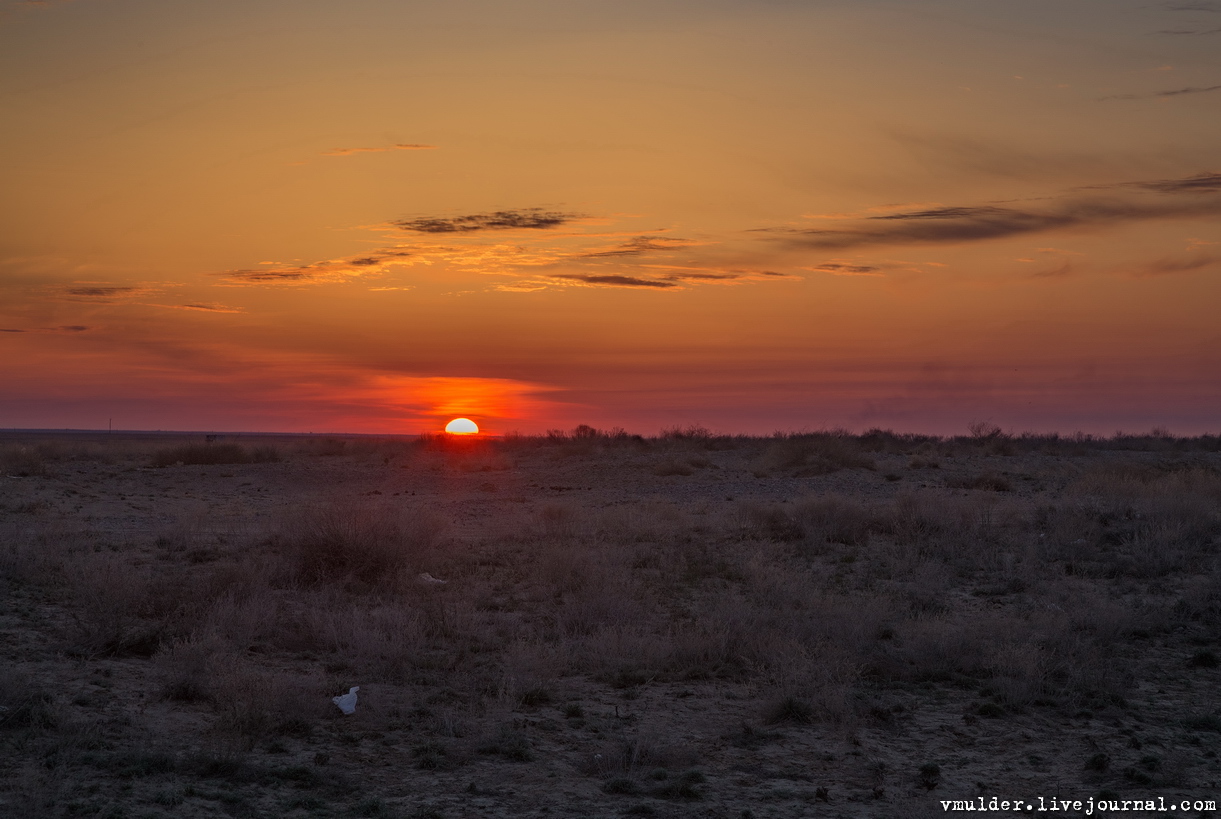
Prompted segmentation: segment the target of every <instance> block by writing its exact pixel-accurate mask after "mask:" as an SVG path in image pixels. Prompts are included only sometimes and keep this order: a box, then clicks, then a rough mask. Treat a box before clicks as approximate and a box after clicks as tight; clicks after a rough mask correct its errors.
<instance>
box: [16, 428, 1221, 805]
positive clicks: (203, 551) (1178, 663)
mask: <svg viewBox="0 0 1221 819" xmlns="http://www.w3.org/2000/svg"><path fill="white" fill-rule="evenodd" d="M1219 449H1221V440H1219V439H1217V438H1215V437H1207V438H1199V439H1190V440H1187V439H1174V438H1170V437H1166V436H1161V437H1157V436H1144V437H1117V438H1114V439H1107V440H1091V439H1087V438H1076V439H1062V438H1051V437H1037V438H1036V437H1026V438H1011V437H1007V436H1005V435H1003V434H1001V433H1000V432H999V431H998V430H995V429H988V428H984V427H980V428H977V429H975V431H974V434H973V435H971V436H965V437H963V438H956V439H930V438H923V437H916V436H900V435H894V434H889V433H870V434H866V435H864V436H849V435H841V434H836V433H820V434H812V435H801V436H788V437H777V438H770V439H747V438H722V437H715V436H711V435H709V434H707V433H706V432H704V431H702V430H699V429H690V430H685V431H674V432H671V433H669V434H668V435H665V436H663V437H660V438H656V439H639V438H632V437H628V436H618V437H613V436H606V435H602V434H599V433H597V432H596V431H594V430H590V429H588V428H578V429H577V430H575V431H574V432H573V433H570V434H567V435H558V434H556V435H552V436H550V437H548V438H518V439H510V440H503V441H471V440H462V441H443V440H439V439H425V440H377V439H370V438H353V439H336V438H320V437H308V438H307V437H301V438H285V437H277V438H271V437H267V438H260V437H255V436H242V437H236V436H230V437H226V438H222V439H220V440H214V441H212V442H206V441H205V440H204V439H203V438H202V437H199V438H192V439H188V438H185V437H181V436H180V437H172V436H160V437H158V436H143V437H141V436H133V435H115V436H100V435H98V436H89V435H68V434H64V435H58V436H54V435H35V434H32V433H27V434H19V433H9V434H6V435H0V815H2V816H16V817H29V818H30V819H38V818H39V817H95V816H96V817H112V818H115V819H117V817H170V816H174V817H178V816H182V817H205V816H233V817H401V819H411V818H414V819H425V818H426V817H427V818H429V819H441V818H442V817H446V818H450V817H452V818H453V819H457V818H458V817H496V816H536V817H543V816H547V817H574V816H580V817H611V816H615V817H617V816H645V817H647V816H656V817H732V818H734V819H740V818H742V817H760V819H761V818H762V817H777V819H780V818H781V817H801V816H829V817H834V816H845V817H856V816H877V817H921V816H943V815H952V814H946V813H945V812H944V811H943V808H942V806H941V800H966V799H972V798H974V799H975V804H978V797H980V796H983V797H985V799H986V800H990V799H991V798H992V797H993V796H997V797H1000V798H1002V799H1010V800H1014V799H1016V800H1024V801H1026V802H1033V803H1034V804H1035V806H1036V807H1038V804H1039V803H1038V798H1039V797H1043V798H1044V800H1045V802H1044V805H1047V804H1048V803H1050V801H1051V800H1052V799H1053V798H1059V799H1068V800H1075V799H1081V800H1083V801H1084V800H1087V799H1089V798H1091V797H1093V798H1095V799H1098V798H1104V799H1107V800H1132V799H1141V800H1146V799H1155V800H1156V799H1159V798H1160V799H1164V800H1165V804H1166V805H1167V806H1169V805H1170V804H1171V803H1173V804H1175V805H1179V804H1181V802H1182V800H1184V799H1187V800H1191V801H1192V802H1194V801H1198V800H1221V760H1219V759H1218V756H1217V754H1218V750H1221V688H1219V687H1218V683H1219V682H1221V668H1219V665H1221V564H1219V563H1218V547H1219V545H1221V540H1219V538H1221V452H1219V451H1218V450H1219ZM422 575H423V577H422ZM439 581H443V582H439ZM351 686H360V692H359V700H358V704H357V708H356V712H355V713H354V714H352V715H351V716H345V715H343V714H342V713H341V712H340V710H339V709H338V708H337V707H336V706H335V705H334V704H333V703H332V702H331V698H332V697H333V696H336V695H339V694H343V693H345V692H346V691H347V690H348V689H349V687H351ZM1203 812H1204V813H1205V814H1211V812H1210V811H1208V810H1204V811H1203ZM1200 813H1201V811H1200V810H1199V809H1197V808H1196V807H1192V808H1191V809H1190V810H1187V811H1184V810H1183V809H1181V808H1179V809H1177V810H1175V811H1174V812H1169V810H1167V811H1166V812H1165V813H1162V814H1159V813H1157V812H1156V811H1152V812H1144V813H1133V812H1129V813H1127V814H1114V815H1127V816H1135V815H1143V816H1153V815H1166V816H1178V817H1181V816H1195V815H1199V814H1200ZM1009 815H1015V814H1009ZM1024 815H1027V816H1031V815H1038V811H1033V812H1026V813H1025V814H1024ZM1047 815H1049V816H1067V815H1079V813H1078V812H1074V811H1069V812H1057V813H1050V812H1049V813H1047ZM1095 815H1099V814H1098V813H1095Z"/></svg>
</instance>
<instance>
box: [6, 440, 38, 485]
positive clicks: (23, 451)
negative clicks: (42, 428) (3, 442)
mask: <svg viewBox="0 0 1221 819" xmlns="http://www.w3.org/2000/svg"><path fill="white" fill-rule="evenodd" d="M48 454H49V453H48V452H47V451H46V450H45V449H44V448H42V447H35V446H24V445H17V446H8V447H5V448H4V449H2V450H0V473H3V474H4V475H13V476H16V477H18V478H38V477H44V476H46V475H47V474H48V473H47V461H48V460H49V458H48Z"/></svg>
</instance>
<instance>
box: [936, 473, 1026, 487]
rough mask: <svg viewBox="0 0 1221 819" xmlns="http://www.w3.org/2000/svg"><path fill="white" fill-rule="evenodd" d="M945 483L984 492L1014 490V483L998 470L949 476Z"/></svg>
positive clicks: (949, 485) (948, 485)
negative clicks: (959, 476)
mask: <svg viewBox="0 0 1221 819" xmlns="http://www.w3.org/2000/svg"><path fill="white" fill-rule="evenodd" d="M945 485H946V486H947V487H949V488H950V489H979V490H982V491H984V492H1012V491H1013V484H1012V483H1011V482H1010V480H1009V479H1008V478H1006V477H1005V476H1004V475H1001V474H1000V473H998V472H992V471H987V472H981V473H980V474H978V475H973V476H971V477H966V478H949V479H947V480H946V482H945Z"/></svg>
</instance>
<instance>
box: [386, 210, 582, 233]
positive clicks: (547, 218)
mask: <svg viewBox="0 0 1221 819" xmlns="http://www.w3.org/2000/svg"><path fill="white" fill-rule="evenodd" d="M578 218H580V214H576V213H560V212H557V211H545V210H543V209H542V208H524V209H522V210H498V211H495V212H494V213H472V214H469V215H467V216H452V217H449V218H443V217H437V218H421V219H402V220H399V221H397V222H391V223H390V224H392V225H394V226H395V227H397V228H402V229H403V230H411V231H415V232H416V233H472V232H474V231H477V230H521V229H527V230H546V229H548V228H553V227H559V226H560V225H563V224H565V223H567V222H571V221H572V220H573V219H578Z"/></svg>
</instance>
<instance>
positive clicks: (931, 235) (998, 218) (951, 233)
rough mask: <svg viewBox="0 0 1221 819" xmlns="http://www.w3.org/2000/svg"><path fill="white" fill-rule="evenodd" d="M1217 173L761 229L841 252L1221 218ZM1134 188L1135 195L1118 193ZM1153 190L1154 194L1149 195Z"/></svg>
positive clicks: (800, 242)
mask: <svg viewBox="0 0 1221 819" xmlns="http://www.w3.org/2000/svg"><path fill="white" fill-rule="evenodd" d="M1219 181H1221V175H1218V174H1200V175H1197V176H1192V177H1185V178H1183V179H1169V180H1154V181H1147V182H1127V183H1121V184H1119V185H1112V186H1109V190H1110V191H1111V192H1112V195H1111V196H1109V197H1105V198H1104V197H1101V196H1093V197H1082V196H1066V197H1061V198H1059V199H1058V201H1056V200H1053V202H1052V204H1050V205H1045V206H1042V207H1031V208H1016V207H1010V206H1001V205H991V204H986V205H966V206H951V207H936V208H923V209H919V210H909V211H903V212H899V213H890V214H885V215H881V216H871V217H867V218H864V219H858V220H855V222H853V223H851V224H849V225H848V226H846V227H843V228H830V229H824V228H782V229H765V232H771V233H773V234H778V235H780V236H782V237H783V238H784V239H785V240H786V241H788V242H790V243H792V244H794V245H797V246H800V247H806V248H813V249H820V250H842V249H847V248H856V247H870V246H881V245H914V244H949V243H959V242H978V241H986V240H990V239H1004V238H1008V237H1012V236H1022V235H1027V234H1038V233H1046V232H1050V231H1056V230H1066V229H1072V228H1081V229H1101V228H1106V227H1111V226H1115V225H1121V224H1126V223H1129V222H1137V221H1145V220H1154V219H1172V218H1193V217H1204V216H1214V215H1221V196H1218V195H1217V193H1218V182H1219ZM1124 189H1138V190H1140V191H1141V194H1142V195H1140V196H1131V195H1128V196H1126V197H1125V196H1123V195H1121V194H1122V193H1123V192H1124ZM1151 194H1156V196H1151Z"/></svg>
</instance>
